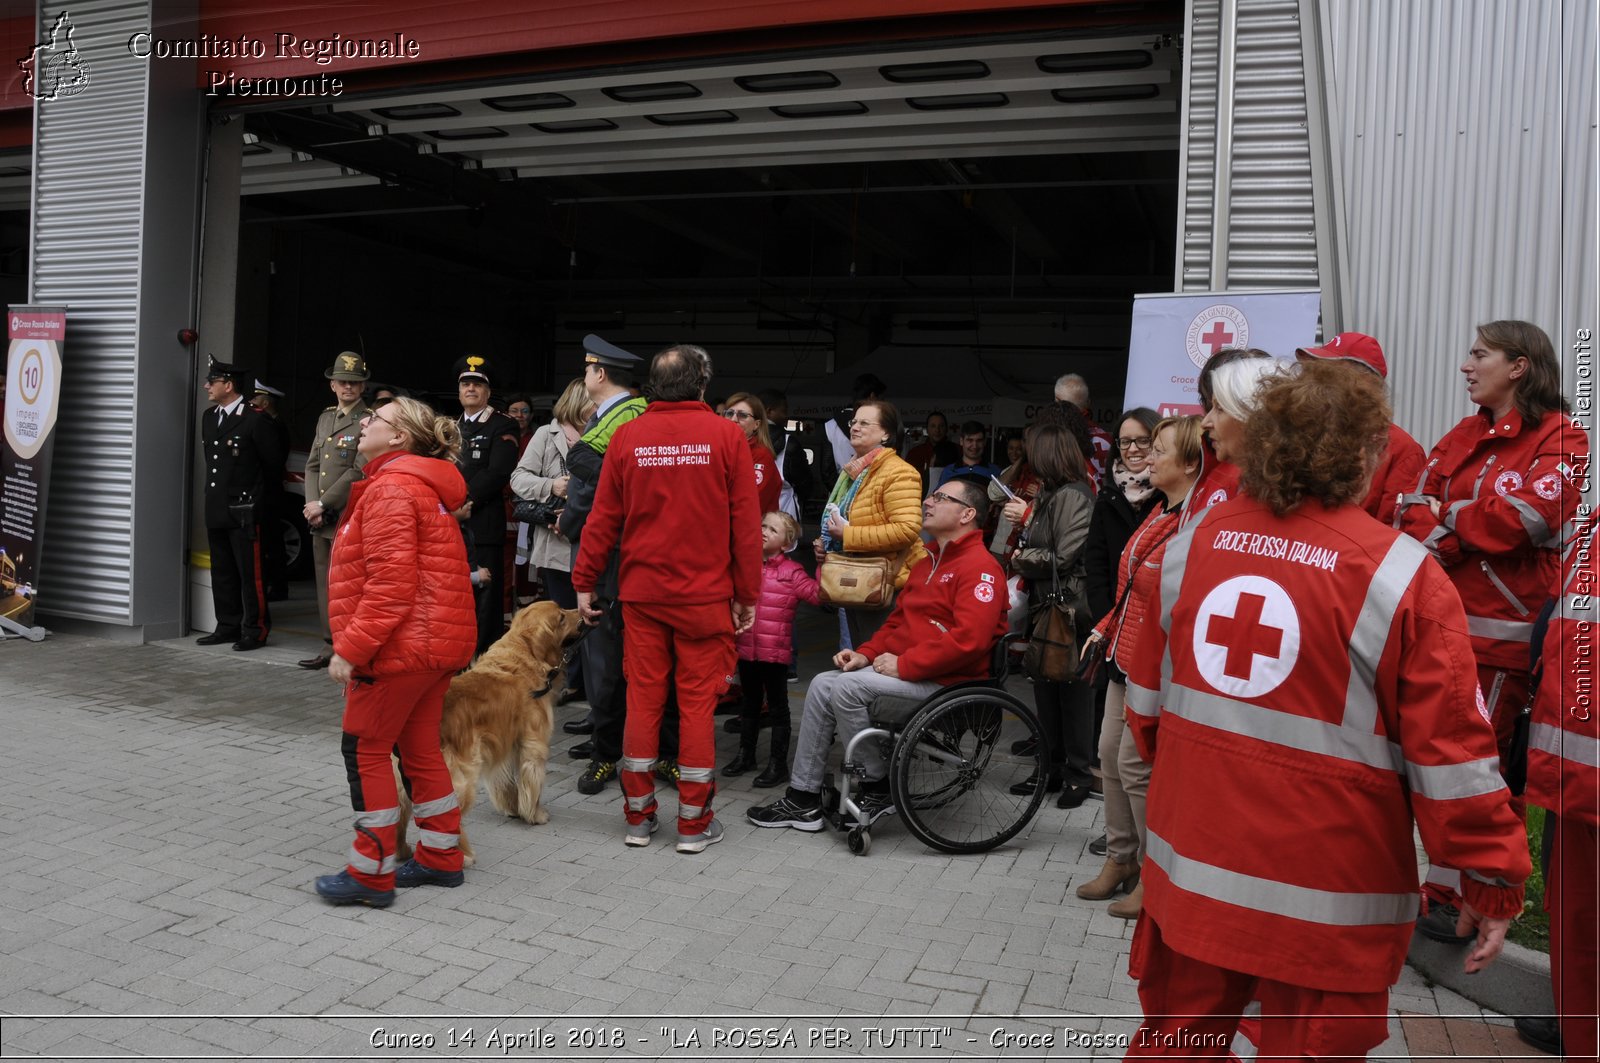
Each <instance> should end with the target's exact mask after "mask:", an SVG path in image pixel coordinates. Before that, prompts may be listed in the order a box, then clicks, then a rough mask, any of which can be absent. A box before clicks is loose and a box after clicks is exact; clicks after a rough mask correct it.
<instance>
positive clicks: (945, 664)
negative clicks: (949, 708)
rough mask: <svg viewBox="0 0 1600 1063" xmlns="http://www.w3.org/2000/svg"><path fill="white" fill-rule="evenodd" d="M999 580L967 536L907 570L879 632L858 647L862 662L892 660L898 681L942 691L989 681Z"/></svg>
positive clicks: (1002, 582) (994, 565)
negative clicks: (883, 656)
mask: <svg viewBox="0 0 1600 1063" xmlns="http://www.w3.org/2000/svg"><path fill="white" fill-rule="evenodd" d="M1009 605H1010V599H1009V597H1008V596H1007V594H1006V577H1005V574H1004V573H1003V572H1002V571H1001V569H1000V562H998V561H996V560H995V557H994V555H993V554H991V553H990V552H989V551H988V550H987V549H986V548H985V547H984V545H983V536H982V535H980V534H976V533H975V532H968V533H967V534H966V535H963V536H962V537H961V538H959V539H953V540H951V541H950V542H948V543H946V544H945V545H944V548H943V549H940V548H939V547H938V546H937V544H936V545H935V546H934V547H933V552H932V553H930V554H928V555H927V556H926V557H924V558H923V559H922V560H920V561H918V562H917V563H916V564H915V565H913V566H912V567H911V574H910V576H908V577H907V579H906V585H905V588H904V589H903V590H902V591H901V592H900V597H899V598H897V599H895V603H894V611H893V612H891V613H890V614H889V619H888V620H887V621H885V622H884V625H883V627H881V628H879V629H878V632H877V634H875V635H873V636H872V637H871V638H870V639H868V640H867V641H866V642H865V643H863V644H862V645H861V646H860V647H859V652H860V653H861V654H862V655H863V656H864V657H866V658H867V659H868V660H872V659H874V658H876V657H877V656H878V655H879V654H880V653H893V654H896V655H897V656H898V657H899V658H900V659H899V662H898V666H899V670H900V678H901V679H906V680H909V681H911V682H913V683H915V682H920V681H921V680H924V679H931V680H933V681H935V682H937V683H943V684H944V685H946V686H949V685H950V684H951V683H964V682H966V681H967V680H969V679H983V678H985V677H986V676H988V674H989V653H990V651H991V650H992V649H993V648H994V644H995V643H996V642H998V641H999V640H1000V636H1001V635H1004V634H1005V633H1006V627H1007V624H1006V609H1007V607H1008V606H1009Z"/></svg>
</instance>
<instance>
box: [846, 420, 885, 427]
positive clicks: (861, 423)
mask: <svg viewBox="0 0 1600 1063" xmlns="http://www.w3.org/2000/svg"><path fill="white" fill-rule="evenodd" d="M850 427H851V428H877V427H879V425H878V422H877V421H851V422H850Z"/></svg>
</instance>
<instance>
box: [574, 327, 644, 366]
mask: <svg viewBox="0 0 1600 1063" xmlns="http://www.w3.org/2000/svg"><path fill="white" fill-rule="evenodd" d="M583 361H584V364H585V365H609V366H613V367H615V368H617V369H631V370H633V371H635V372H637V371H638V370H639V368H640V366H642V365H644V359H643V358H640V357H639V356H638V355H637V354H629V353H628V352H627V351H625V350H623V349H622V348H621V347H618V346H617V345H616V344H615V343H607V342H606V341H605V340H603V339H601V338H600V337H599V336H596V335H594V334H593V333H590V334H589V335H587V336H585V337H584V338H583Z"/></svg>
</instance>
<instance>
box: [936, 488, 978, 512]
mask: <svg viewBox="0 0 1600 1063" xmlns="http://www.w3.org/2000/svg"><path fill="white" fill-rule="evenodd" d="M928 497H929V498H931V499H933V501H935V502H949V503H950V504H951V505H954V506H960V507H961V508H962V509H976V508H978V507H976V506H974V505H973V504H972V503H971V502H964V501H962V500H961V499H959V498H954V497H952V496H950V495H947V494H945V493H944V492H943V491H935V492H933V493H932V494H930V495H929V496H928Z"/></svg>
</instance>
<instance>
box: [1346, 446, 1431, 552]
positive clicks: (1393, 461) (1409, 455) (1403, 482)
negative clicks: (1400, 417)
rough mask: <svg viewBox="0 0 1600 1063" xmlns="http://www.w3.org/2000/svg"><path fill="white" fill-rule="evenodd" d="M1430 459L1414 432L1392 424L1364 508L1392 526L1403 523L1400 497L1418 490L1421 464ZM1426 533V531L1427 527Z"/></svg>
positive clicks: (1398, 525) (1362, 506)
mask: <svg viewBox="0 0 1600 1063" xmlns="http://www.w3.org/2000/svg"><path fill="white" fill-rule="evenodd" d="M1427 462H1428V459H1427V457H1426V456H1424V455H1423V453H1422V444H1421V443H1418V442H1417V441H1416V440H1415V439H1412V438H1411V433H1410V432H1407V431H1406V430H1405V429H1404V428H1401V427H1400V426H1399V425H1397V424H1391V425H1390V426H1389V445H1388V446H1387V447H1385V448H1384V451H1383V457H1382V458H1381V459H1379V461H1378V468H1377V471H1375V472H1374V473H1373V474H1372V486H1371V487H1370V488H1368V490H1367V497H1366V500H1365V501H1363V502H1362V503H1361V508H1362V509H1364V510H1366V511H1367V512H1368V513H1371V514H1372V515H1373V516H1374V517H1377V518H1378V519H1379V520H1380V521H1382V522H1383V523H1385V524H1387V525H1389V526H1390V527H1391V528H1398V527H1400V524H1399V521H1398V518H1397V515H1398V513H1399V511H1400V510H1399V507H1400V499H1401V498H1403V497H1404V496H1405V495H1406V493H1407V492H1409V491H1414V490H1416V487H1417V481H1418V480H1420V479H1422V467H1423V466H1424V465H1426V464H1427ZM1412 512H1415V511H1414V510H1413V511H1412ZM1423 512H1424V513H1426V512H1427V510H1426V509H1424V510H1423ZM1423 534H1424V535H1425V534H1427V533H1426V531H1424V533H1423ZM1418 538H1421V536H1418Z"/></svg>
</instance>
